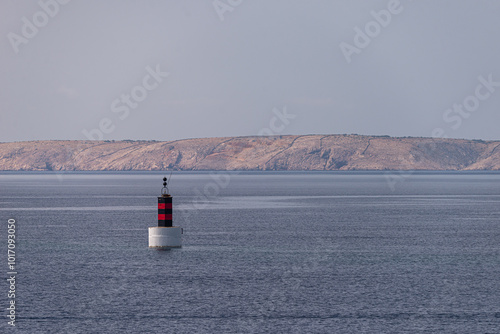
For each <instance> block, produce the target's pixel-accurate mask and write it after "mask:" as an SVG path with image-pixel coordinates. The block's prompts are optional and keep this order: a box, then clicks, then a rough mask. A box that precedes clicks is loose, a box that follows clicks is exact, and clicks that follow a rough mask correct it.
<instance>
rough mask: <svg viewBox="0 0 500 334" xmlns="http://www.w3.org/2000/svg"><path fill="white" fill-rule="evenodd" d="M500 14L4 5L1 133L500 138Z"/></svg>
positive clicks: (164, 1) (196, 3) (471, 6)
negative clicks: (264, 134)
mask: <svg viewBox="0 0 500 334" xmlns="http://www.w3.org/2000/svg"><path fill="white" fill-rule="evenodd" d="M66 2H67V3H66ZM499 17H500V1H496V0H490V1H486V0H482V1H481V0H479V1H478V0H470V1H465V0H448V1H445V0H442V1H439V0H413V1H411V0H401V1H400V2H399V4H398V1H397V0H391V1H388V0H383V1H373V0H370V1H369V0H365V1H354V0H343V1H340V0H220V1H213V0H175V1H174V0H140V1H139V0H134V1H132V0H72V1H68V0H64V1H63V0H59V2H56V0H41V1H27V0H26V1H22V0H0V36H1V42H0V57H1V62H0V71H1V76H0V111H1V114H0V141H4V142H6V141H21V140H38V139H85V138H96V139H97V138H103V139H110V140H111V139H116V140H118V139H148V140H149V139H155V140H174V139H183V138H198V137H218V136H246V135H256V134H259V133H261V134H262V133H267V134H271V133H272V134H339V133H357V134H367V135H391V136H424V137H430V136H432V135H434V136H437V137H443V136H447V137H453V138H477V139H500V135H499V132H500V131H499V126H500V108H499V107H500V66H499V65H500V43H499V42H500V35H499V32H500V20H499ZM167 72H168V73H169V74H168V75H167V74H166V73H167ZM273 110H274V111H273ZM284 113H285V116H283V115H284ZM277 115H279V116H277ZM85 133H87V134H85Z"/></svg>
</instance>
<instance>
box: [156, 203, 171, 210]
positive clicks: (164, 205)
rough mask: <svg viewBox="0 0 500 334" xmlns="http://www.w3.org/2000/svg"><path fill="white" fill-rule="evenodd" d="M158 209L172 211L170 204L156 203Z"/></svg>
mask: <svg viewBox="0 0 500 334" xmlns="http://www.w3.org/2000/svg"><path fill="white" fill-rule="evenodd" d="M158 209H160V210H163V209H172V203H158Z"/></svg>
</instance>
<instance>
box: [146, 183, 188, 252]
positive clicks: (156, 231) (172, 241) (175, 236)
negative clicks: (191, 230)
mask: <svg viewBox="0 0 500 334" xmlns="http://www.w3.org/2000/svg"><path fill="white" fill-rule="evenodd" d="M167 184H168V183H167V178H166V177H164V178H163V188H162V189H161V196H158V227H150V228H149V248H160V249H163V248H179V247H182V241H181V239H182V237H181V236H182V228H181V227H180V226H173V224H172V196H171V195H170V194H169V193H168V192H169V191H168V187H167Z"/></svg>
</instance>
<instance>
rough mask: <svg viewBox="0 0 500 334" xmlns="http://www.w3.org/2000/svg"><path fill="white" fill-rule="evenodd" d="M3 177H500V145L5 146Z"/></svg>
mask: <svg viewBox="0 0 500 334" xmlns="http://www.w3.org/2000/svg"><path fill="white" fill-rule="evenodd" d="M0 170H1V171H49V172H50V171H52V172H69V171H94V172H112V171H121V172H127V171H158V172H161V171H172V170H174V171H207V172H209V171H368V172H369V171H481V170H482V171H498V170H500V141H483V140H466V139H446V138H434V139H433V138H419V137H418V138H417V137H388V136H360V135H304V136H272V137H263V136H262V137H258V136H248V137H221V138H202V139H184V140H175V141H167V142H159V141H131V140H125V141H89V140H82V141H75V140H68V141H65V140H53V141H31V142H13V143H0Z"/></svg>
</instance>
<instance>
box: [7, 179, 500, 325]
mask: <svg viewBox="0 0 500 334" xmlns="http://www.w3.org/2000/svg"><path fill="white" fill-rule="evenodd" d="M395 175H398V174H397V173H396V174H395ZM404 175H405V177H399V178H397V180H399V181H400V182H397V183H395V184H389V183H388V182H387V175H386V174H384V173H382V172H380V173H376V172H350V173H326V172H325V173H323V172H320V173H311V172H309V173H305V172H304V173H302V172H300V173H294V172H267V173H262V172H261V173H231V174H228V173H222V174H219V175H218V176H217V177H214V176H213V175H211V174H209V173H186V172H183V173H175V174H174V175H173V176H172V179H171V182H170V186H169V187H170V192H171V193H172V195H173V196H174V224H175V225H180V226H182V227H183V228H184V235H183V247H182V249H176V250H171V251H155V250H150V249H148V242H147V233H148V232H147V228H148V227H150V226H155V225H156V203H157V202H156V196H158V195H159V193H160V189H161V178H162V177H163V174H159V173H151V172H148V173H101V174H100V173H64V174H60V175H59V177H57V174H55V173H29V174H28V173H26V174H20V173H0V199H1V201H0V214H1V216H2V217H3V218H2V220H4V221H6V220H7V219H8V218H11V217H14V218H15V219H16V220H17V224H18V230H17V240H18V244H17V248H16V249H17V252H18V255H17V256H18V268H17V269H18V282H17V289H18V291H17V292H18V293H17V296H16V302H17V303H18V309H17V312H18V323H17V326H16V327H17V331H18V332H20V333H87V332H102V333H153V332H162V333H174V332H175V333H279V332H283V333H498V332H500V291H499V289H498V287H499V286H500V266H499V264H500V246H499V240H500V223H499V222H500V173H495V172H485V173H428V172H421V173H413V174H411V175H410V174H404ZM216 179H217V182H216V181H215V180H216ZM391 185H392V186H393V187H391ZM205 191H207V192H208V193H209V194H210V196H208V197H204V196H200V194H203V193H204V192H205ZM2 229H3V230H2V235H4V234H3V232H4V231H5V229H6V228H5V227H3V228H2ZM5 239H6V238H1V240H0V242H1V247H2V249H6V240H5ZM6 327H7V324H6V320H5V319H4V321H3V322H2V324H1V328H3V329H2V331H3V330H5V328H6Z"/></svg>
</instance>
